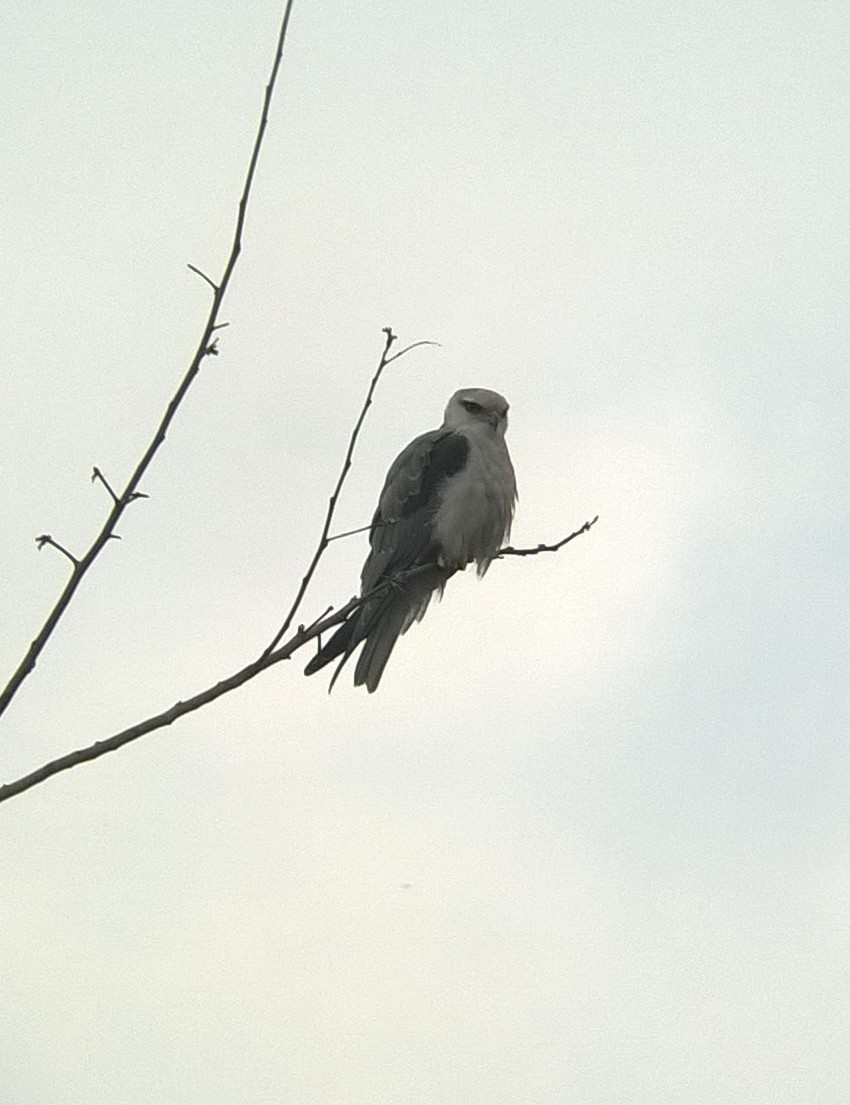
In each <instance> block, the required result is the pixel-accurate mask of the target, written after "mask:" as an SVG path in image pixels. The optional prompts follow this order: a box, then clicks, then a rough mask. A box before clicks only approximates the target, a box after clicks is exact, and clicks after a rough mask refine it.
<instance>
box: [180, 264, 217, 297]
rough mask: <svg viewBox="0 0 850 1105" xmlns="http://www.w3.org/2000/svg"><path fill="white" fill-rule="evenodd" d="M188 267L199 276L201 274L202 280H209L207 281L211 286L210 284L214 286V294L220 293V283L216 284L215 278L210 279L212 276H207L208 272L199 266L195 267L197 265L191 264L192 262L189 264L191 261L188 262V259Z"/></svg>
mask: <svg viewBox="0 0 850 1105" xmlns="http://www.w3.org/2000/svg"><path fill="white" fill-rule="evenodd" d="M186 268H187V269H191V270H192V272H194V273H196V274H197V275H198V276H200V278H201V280H206V282H207V283H208V284H209V286H210V287H211V288H212V290H213V294H214V295H217V294H218V284H216V282H215V281H214V280H210V278H209V277H208V276H207V274H206V273H205V272H201V270H200V269H198V268H195V266H194V265H191V264H189V262H188V261H187V262H186Z"/></svg>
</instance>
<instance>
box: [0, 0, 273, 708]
mask: <svg viewBox="0 0 850 1105" xmlns="http://www.w3.org/2000/svg"><path fill="white" fill-rule="evenodd" d="M293 2H294V0H287V4H286V9H285V11H284V13H283V20H282V22H281V27H280V34H279V36H278V41H277V50H276V52H275V58H274V63H273V64H272V68H271V75H270V76H269V80H268V84H267V85H266V91H265V98H264V101H263V110H262V115H261V117H260V123H259V126H258V128H257V134H256V137H255V139H254V147H253V150H252V152H251V160H250V162H249V164H248V171H247V174H246V176H245V184H244V187H243V189H242V196H241V198H240V200H239V211H238V214H237V217H236V226H235V230H234V234H233V243H232V245H231V249H230V256H229V257H228V260H227V264H226V265H225V269H224V274H223V276H222V278H221V282H220V283H219V284H218V285H216V284H215V283H214V282H213V281H212V280H210V279H209V277H208V276H206V275H205V274H204V273H202V272H200V270H199V269H196V268H195V267H194V266H193V265H190V266H189V267H190V268H192V269H193V270H194V271H195V272H197V273H198V275H200V276H202V277H203V278H204V279H205V280H206V281H207V283H208V284H210V286H211V287H212V289H213V299H212V304H211V306H210V311H209V315H208V317H207V321H206V324H205V326H204V330H203V333H202V335H201V339H200V341H199V342H198V347H197V349H196V351H195V355H194V356H193V358H192V361H191V363H190V365H189V368H188V370H187V372H186V375H185V376H184V377H183V380H182V381H181V383H180V386H179V387H178V388H177V391H176V392H175V393H174V396H173V397H172V399H171V402H170V403H169V404H168V407H167V409H166V411H165V414H164V416H163V418H162V421H161V422H160V424H159V426H158V427H157V430H156V433H155V434H154V436H153V439H152V441H151V443H150V444H149V445H148V447H147V449H146V450H145V453H144V455H143V457H142V459H141V460H140V461H139V463H138V464H137V465H136V470H135V471H134V472H133V474H132V476H131V477H130V479H129V481H128V482H127V486H126V487H125V488H124V490H123V492H122V493H121V494H120V495H116V494H115V492H114V491H112V489H111V488H110V487H109V485H108V484H107V483H106V481H105V480H104V479H103V477H102V476H100V475H99V473H98V476H99V478H100V480H101V482H102V483H103V484H104V486H106V488H107V490H108V491H109V492H110V494H111V495H112V498H113V500H114V502H113V505H112V509H111V511H110V512H109V516H108V518H107V519H106V521H105V522H104V524H103V528H102V529H101V531H100V533H99V534H98V535H97V537H96V538H95V539H94V541H93V542H92V545H91V547H90V548H89V550H88V552H87V553H86V554H85V556H83V557H81V558H80V559H79V560H78V559H77V558H76V557H74V556H72V555H71V554H70V553H69V552H68V551H67V549H63V548H62V546H61V545H59V544H58V543H57V542H56V541H54V540H53V539H52V538H49V537H46V535H45V537H46V539H45V540H43V541H42V539H41V538H39V541H40V543H41V544H40V546H39V547H41V546H42V545H45V544H50V545H53V546H54V547H55V548H57V549H59V551H61V552H63V553H64V554H65V556H67V557H68V558H69V559H70V560H71V562H72V563H73V570H72V572H71V576H70V579H69V580H68V582H67V583H66V584H65V588H64V590H63V591H62V594H61V595H60V596H59V599H58V600H57V602H56V605H55V606H54V607H53V609H52V610H51V611H50V613H49V614H48V616H47V619H46V621H45V623H44V625H43V626H42V627H41V629H40V630H39V632H38V635H37V636H36V637H35V639H34V640H33V642H32V644H31V645H30V647H29V648H28V649H27V651H26V654H25V655H24V658H23V659H22V660H21V662H20V664H19V665H18V667H17V669H16V670H15V671H14V672H13V674H12V676H11V678H10V679H9V682H8V683H7V684H6V686H5V687H4V689H3V691H2V692H0V714H2V713H3V711H4V710H5V709H6V707H7V706H8V705H9V703H10V702H11V701H12V699H13V698H14V697H15V695H16V694H17V692H18V689H19V688H20V686H21V684H22V683H23V681H24V680H25V679H26V677H27V676H28V675H29V674H30V672H31V671H32V670H33V669H34V668H35V665H36V662H37V661H38V658H39V656H40V655H41V652H42V649H43V648H44V646H45V645H46V644H47V642H48V640H49V639H50V636H51V634H52V633H53V630H54V629H55V628H56V626H57V624H58V622H59V619H60V618H61V617H62V615H63V614H64V613H65V610H66V609H67V608H68V604H69V603H70V602H71V599H72V598H73V597H74V593H75V592H76V590H77V588H78V587H79V585H80V583H81V582H82V580H83V577H84V576H85V575H86V573H87V572H88V570H89V568H90V567H91V566H92V564H93V563H94V562H95V560H96V559H97V557H98V556H99V555H100V553H101V552H102V551H103V549H104V547H105V546H106V543H107V542H108V541H109V540H110V539H112V538H114V537H117V534H116V533H115V532H114V531H115V526H116V525H117V523H118V520H119V519H120V517H121V515H122V514H123V513H124V510H125V509H126V507H127V505H128V504H129V503H130V502H132V501H133V500H135V499H137V498H142V497H143V496H142V493H141V492H139V491H137V490H136V488H137V487H138V485H139V481H140V480H141V478H142V476H143V475H144V473H145V472H146V471H147V468H148V466H149V465H150V463H151V461H152V460H153V458H154V456H155V455H156V453H157V451H158V449H159V447H160V446H161V445H162V443H163V442H164V441H165V437H166V434H167V433H168V429H169V427H170V426H171V422H172V420H173V419H174V416H175V415H176V413H177V410H178V408H179V407H180V404H181V403H182V402H183V399H184V398H185V396H186V393H187V392H188V390H189V388H190V387H191V385H192V382H193V381H194V379H195V377H196V376H197V375H198V372H199V370H200V367H201V363H202V361H203V359H204V357H207V356H213V355H215V354H217V353H218V349H217V348H216V344H215V339H213V340H212V341H211V340H210V339H211V337H212V334H213V332H214V331H215V330H217V329H219V328H220V325H221V324H219V323H218V313H219V310H220V308H221V303H222V300H223V299H224V294H225V292H226V291H227V286H228V284H229V283H230V277H231V276H232V274H233V270H234V268H235V267H236V262H237V260H238V258H239V254H240V252H241V250H242V228H243V227H244V225H245V215H246V212H247V210H248V200H249V198H250V195H251V185H252V183H253V180H254V171H255V169H256V167H257V160H258V158H259V156H260V149H261V146H262V142H263V135H264V134H265V130H266V126H267V124H268V116H269V105H270V104H271V98H272V93H273V92H274V87H275V84H276V82H277V75H278V70H279V69H280V63H281V60H282V58H283V46H284V42H285V41H286V31H287V27H288V26H289V15H290V12H291V11H292V5H293ZM95 471H97V470H95Z"/></svg>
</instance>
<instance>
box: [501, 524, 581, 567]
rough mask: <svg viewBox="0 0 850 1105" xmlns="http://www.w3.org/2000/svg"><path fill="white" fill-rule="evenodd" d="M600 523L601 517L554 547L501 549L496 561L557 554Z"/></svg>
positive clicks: (510, 547)
mask: <svg viewBox="0 0 850 1105" xmlns="http://www.w3.org/2000/svg"><path fill="white" fill-rule="evenodd" d="M598 521H599V515H598V514H597V515H596V517H595V518H592V519H591V520H590V521H589V522H585V523H584V525H583V526H582V527H581V529H577V530H576V531H575V533H571V534H570V535H569V537H564V538H563V539H562V540H561V541H558V542H556V543H555V544H554V545H535V546H534V548H531V549H515V548H513V546H511V545H508V547H507V548H505V549H499V551H498V552H497V553H496V557H495V559H496V560H500V559H501V558H502V557H503V556H537V554H538V553H542V552H557V551H558V549H562V548H563V547H564V545H568V544H569V543H570V541H572V540H573V539H574V538H576V537H580V536H581V534H583V533H587V531H588V530H589V529H590V527H591V526H593V525H596V523H597V522H598Z"/></svg>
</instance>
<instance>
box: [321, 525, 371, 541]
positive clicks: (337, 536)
mask: <svg viewBox="0 0 850 1105" xmlns="http://www.w3.org/2000/svg"><path fill="white" fill-rule="evenodd" d="M371 528H372V527H371V526H359V527H358V528H357V529H347V530H346V531H345V533H334V534H331V536H330V537H329V538H328V544H329V545H330V543H331V541H340V540H342V538H343V537H354V535H355V534H356V533H365V532H366V531H367V530H370V529H371Z"/></svg>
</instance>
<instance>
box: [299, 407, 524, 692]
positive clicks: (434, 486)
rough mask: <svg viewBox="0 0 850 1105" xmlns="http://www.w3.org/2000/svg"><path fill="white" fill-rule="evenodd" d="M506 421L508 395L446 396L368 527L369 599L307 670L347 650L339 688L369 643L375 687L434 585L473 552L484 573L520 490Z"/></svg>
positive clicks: (367, 660)
mask: <svg viewBox="0 0 850 1105" xmlns="http://www.w3.org/2000/svg"><path fill="white" fill-rule="evenodd" d="M507 428H508V402H507V400H506V399H505V398H504V396H502V395H499V393H498V392H495V391H490V390H488V389H487V388H462V389H461V390H460V391H456V392H455V393H454V395H453V396H452V397H451V399H450V400H449V402H448V405H447V406H446V410H445V415H444V417H443V424H442V425H441V426H440V427H439V429H436V430H430V431H429V432H427V433H424V434H421V435H420V436H419V437H417V438H414V440H413V441H411V442H410V444H409V445H408V446H407V447H406V448H405V449H403V450H402V451H401V453H399V455H398V456H397V457H396V459H395V460H394V461H393V463H392V465H391V466H390V469H389V472H388V473H387V477H386V481H385V482H384V487H383V490H382V491H381V495H380V498H379V500H378V506H377V509H376V510H375V514H374V517H373V519H372V523H371V526H370V528H369V545H370V551H369V555H368V556H367V558H366V562H365V563H364V565H363V570H362V572H361V575H360V583H361V587H360V596H361V598H363V599H364V601H363V603H362V604H361V605H360V606H359V607H357V608H355V609H354V610H353V611H352V612H351V613H350V614H349V615H348V617H347V619H346V620H345V621H344V622H343V623H342V624H341V625H340V627H339V628H338V629H337V630H336V632H335V633H334V634H333V636H332V637H331V638H330V639H329V640H328V641H327V642H326V643H325V644H324V646H323V647H321V648H320V649H319V651H318V652H317V653H316V655H315V656H314V657H313V658H312V660H310V662H309V663H308V664H307V666H306V668H305V669H304V673H305V675H312V674H313V673H314V672H317V671H319V670H320V669H321V668H323V667H324V666H325V665H326V664H329V663H330V662H331V661H332V660H335V659H337V657H342V659H341V660H340V663H339V666H338V668H337V670H336V672H335V674H334V676H333V679H332V680H331V684H330V686H331V687H333V685H334V682H335V681H336V679H337V677H338V675H339V673H340V671H341V670H342V667H343V665H344V664H345V663H346V661H347V660H348V659H349V657H350V656H351V655H352V653H353V652H354V651H355V649H356V648H357V647H358V646H359V645H360V644H363V650H362V652H361V653H360V655H359V657H358V659H357V664H356V666H355V669H354V685H355V687H360V686H364V685H365V687H366V689H367V690H368V692H369V693H370V694H371V693H373V692H374V691H375V690H376V689H377V687H378V684H379V683H380V681H381V676H382V675H383V672H384V668H385V667H386V664H387V661H388V660H389V658H390V654H391V653H392V651H393V648H394V647H395V643H396V641H397V640H398V638H399V637H400V636H401V634H402V633H406V632H407V630H408V629H409V628H410V627H411V625H412V624H413V623H414V621H421V620H422V618H423V617H424V615H425V611H426V610H427V609H428V604H429V603H430V601H431V598H432V597H433V596H434V595H435V594H437V595H438V597H439V598H442V595H443V588H444V587H445V585H446V582H447V581H448V580H449V579H450V578H451V577H452V576H453V575H454V574H455V572H459V571H463V570H464V569H465V568H466V567H467V565H469V564H470V563H471V562H472V561H475V564H476V568H477V574H478V576H479V578H481V577H482V576H483V575H484V574H485V572H486V571H487V569H488V568H489V566H490V563H491V561H492V560H493V558H494V557H495V556H496V555H497V553H498V552H499V549H500V548H501V547H502V544H503V542H504V541H505V540H506V539H507V537H508V535H509V533H510V529H511V522H512V521H513V515H514V507H515V504H516V499H517V490H516V478H515V475H514V468H513V464H512V463H511V458H510V455H509V453H508V449H507V445H506V444H505V431H506V430H507ZM382 585H383V586H382ZM376 588H379V590H377V591H376ZM373 591H375V594H372V592H373ZM367 596H371V597H367Z"/></svg>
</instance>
